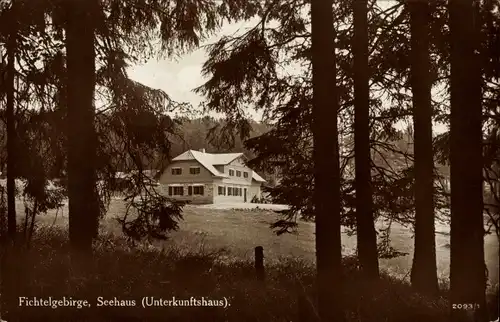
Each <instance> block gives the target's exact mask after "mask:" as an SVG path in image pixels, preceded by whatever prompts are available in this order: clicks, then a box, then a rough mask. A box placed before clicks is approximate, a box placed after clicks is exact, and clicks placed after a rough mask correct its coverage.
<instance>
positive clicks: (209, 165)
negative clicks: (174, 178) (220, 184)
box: [172, 150, 226, 177]
mask: <svg viewBox="0 0 500 322" xmlns="http://www.w3.org/2000/svg"><path fill="white" fill-rule="evenodd" d="M213 155H214V154H211V153H204V152H199V151H195V150H187V151H186V152H184V153H182V154H180V155H178V156H176V157H175V158H173V159H172V161H187V160H196V161H198V162H199V163H200V164H201V165H202V166H204V167H205V168H206V169H207V170H208V171H210V172H211V173H212V174H213V175H214V176H217V177H226V176H225V175H224V173H222V172H220V171H219V170H217V169H216V168H215V167H214V163H213Z"/></svg>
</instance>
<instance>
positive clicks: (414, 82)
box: [408, 1, 439, 294]
mask: <svg viewBox="0 0 500 322" xmlns="http://www.w3.org/2000/svg"><path fill="white" fill-rule="evenodd" d="M408 9H409V11H410V32H411V52H410V59H411V72H410V82H411V88H412V94H413V97H412V103H413V127H414V132H413V137H414V142H415V145H414V147H415V251H414V255H413V266H412V270H411V283H412V286H413V287H414V288H415V289H416V290H417V291H419V292H422V293H426V294H437V293H438V291H439V286H438V278H437V264H436V239H435V238H436V237H435V226H434V179H433V178H434V176H433V169H434V159H433V151H432V101H431V89H432V79H431V75H430V56H429V55H430V53H429V20H430V17H429V15H430V9H429V5H428V3H427V2H426V1H411V2H409V4H408Z"/></svg>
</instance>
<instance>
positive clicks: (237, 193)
mask: <svg viewBox="0 0 500 322" xmlns="http://www.w3.org/2000/svg"><path fill="white" fill-rule="evenodd" d="M227 195H228V196H241V188H235V187H230V188H229V190H228V194H227Z"/></svg>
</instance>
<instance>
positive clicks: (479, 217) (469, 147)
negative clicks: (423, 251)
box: [449, 0, 488, 322]
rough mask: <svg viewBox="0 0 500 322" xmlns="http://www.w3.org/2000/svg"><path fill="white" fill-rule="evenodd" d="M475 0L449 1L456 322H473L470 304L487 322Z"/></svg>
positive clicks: (452, 298)
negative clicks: (466, 307) (460, 306)
mask: <svg viewBox="0 0 500 322" xmlns="http://www.w3.org/2000/svg"><path fill="white" fill-rule="evenodd" d="M477 9H478V8H477V6H476V4H475V3H474V1H473V0H452V1H450V2H449V20H450V21H449V25H450V32H451V40H450V42H451V43H450V44H451V53H450V62H451V79H450V91H451V93H450V95H451V97H450V99H451V116H450V174H451V232H450V233H451V260H450V262H451V263H450V303H451V320H452V321H457V322H461V321H469V317H468V315H467V312H466V311H465V310H459V309H455V308H456V306H455V305H457V304H464V303H470V304H472V306H473V309H474V310H475V314H474V315H475V319H474V320H475V321H480V322H483V321H487V320H488V319H487V316H486V300H485V290H486V267H485V262H484V217H483V184H482V183H483V160H482V153H483V151H482V143H483V142H482V141H483V132H482V109H481V101H482V93H481V69H480V65H479V62H480V61H479V57H478V55H477V53H476V51H477V50H478V49H479V48H478V44H479V43H478V40H479V37H478V36H479V33H478V31H479V28H478V27H479V26H478V25H477V17H478V16H477V13H478V10H477Z"/></svg>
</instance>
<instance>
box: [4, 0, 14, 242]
mask: <svg viewBox="0 0 500 322" xmlns="http://www.w3.org/2000/svg"><path fill="white" fill-rule="evenodd" d="M15 10H16V7H15V4H14V1H12V3H11V7H10V13H9V18H10V21H9V25H10V26H9V27H10V28H9V35H8V40H7V47H6V49H7V73H6V74H7V80H6V94H7V95H6V97H7V108H6V112H7V113H6V114H7V117H6V121H7V227H8V228H7V231H8V236H9V239H10V241H12V242H14V241H15V238H16V230H17V225H16V182H15V180H16V172H15V166H16V155H15V153H16V143H15V142H16V125H15V121H16V120H15V114H14V112H15V111H14V109H15V101H14V100H15V95H14V93H15V84H14V82H15V73H16V69H15V59H16V42H17V41H16V38H17V20H16V16H17V15H16V11H15Z"/></svg>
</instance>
